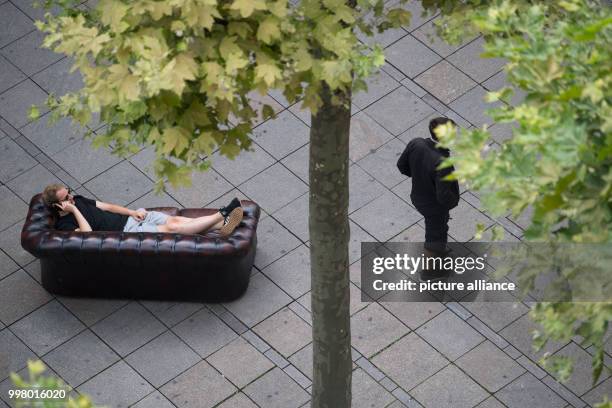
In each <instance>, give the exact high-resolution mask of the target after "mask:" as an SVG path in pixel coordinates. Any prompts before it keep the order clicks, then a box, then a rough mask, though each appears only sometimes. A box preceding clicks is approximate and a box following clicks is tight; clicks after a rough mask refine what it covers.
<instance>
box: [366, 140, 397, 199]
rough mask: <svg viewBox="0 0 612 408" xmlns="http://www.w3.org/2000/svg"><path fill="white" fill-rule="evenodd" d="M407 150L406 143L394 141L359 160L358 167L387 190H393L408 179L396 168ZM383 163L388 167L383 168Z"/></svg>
mask: <svg viewBox="0 0 612 408" xmlns="http://www.w3.org/2000/svg"><path fill="white" fill-rule="evenodd" d="M405 148H406V144H405V143H403V142H402V141H400V140H398V139H392V140H390V141H389V142H387V143H385V144H384V145H382V146H381V147H379V148H377V149H376V150H375V151H373V152H371V153H370V154H368V155H367V156H365V157H364V158H363V159H361V160H359V162H357V165H358V166H359V167H361V168H362V169H364V170H365V171H366V172H367V173H369V174H370V175H372V176H374V178H376V180H378V181H379V182H380V183H381V184H383V185H384V186H386V187H387V188H392V187H394V186H395V185H397V184H399V183H400V182H402V181H403V180H404V179H405V178H406V176H404V175H403V174H402V173H400V172H399V170H398V169H397V166H395V164H396V163H397V160H398V159H399V157H400V156H401V154H402V152H403V151H404V149H405ZM382 163H388V165H385V166H381V164H382Z"/></svg>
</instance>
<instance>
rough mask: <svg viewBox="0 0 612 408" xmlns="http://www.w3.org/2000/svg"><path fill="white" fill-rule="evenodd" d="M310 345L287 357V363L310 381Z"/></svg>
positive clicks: (311, 356)
mask: <svg viewBox="0 0 612 408" xmlns="http://www.w3.org/2000/svg"><path fill="white" fill-rule="evenodd" d="M312 358H313V355H312V343H310V344H308V345H307V346H306V347H304V348H303V349H301V350H300V351H298V352H296V353H294V354H293V355H292V356H291V357H289V361H290V362H291V364H293V365H294V366H295V367H297V368H298V369H299V370H300V371H301V372H302V373H303V374H304V375H306V377H308V378H309V379H311V380H312Z"/></svg>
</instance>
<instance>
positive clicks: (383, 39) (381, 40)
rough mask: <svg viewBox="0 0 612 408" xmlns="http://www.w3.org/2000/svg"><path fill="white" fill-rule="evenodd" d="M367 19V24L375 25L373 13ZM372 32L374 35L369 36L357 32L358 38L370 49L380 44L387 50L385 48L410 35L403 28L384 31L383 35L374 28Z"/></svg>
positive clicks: (359, 31)
mask: <svg viewBox="0 0 612 408" xmlns="http://www.w3.org/2000/svg"><path fill="white" fill-rule="evenodd" d="M385 9H388V7H385ZM365 19H366V22H369V23H374V17H373V15H372V13H368V15H367V16H366V17H365ZM372 31H373V33H372V35H371V36H368V35H367V34H365V33H363V32H362V31H361V30H359V29H357V30H356V35H357V38H358V39H359V40H360V41H361V42H363V43H364V44H367V45H369V46H370V47H374V45H376V44H378V45H380V46H381V47H383V48H385V47H388V46H389V45H390V44H392V43H394V42H395V41H397V40H398V39H400V38H402V37H403V36H405V35H407V34H408V32H407V31H406V30H404V29H402V28H401V27H400V28H389V29H387V30H385V31H383V32H382V33H379V32H377V30H376V28H374V29H373V30H372Z"/></svg>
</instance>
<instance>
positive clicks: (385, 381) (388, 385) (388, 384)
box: [380, 377, 397, 391]
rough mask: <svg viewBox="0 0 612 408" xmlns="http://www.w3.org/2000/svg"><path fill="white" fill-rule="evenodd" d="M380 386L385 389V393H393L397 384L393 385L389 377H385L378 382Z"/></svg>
mask: <svg viewBox="0 0 612 408" xmlns="http://www.w3.org/2000/svg"><path fill="white" fill-rule="evenodd" d="M380 385H382V386H383V387H385V389H386V390H387V391H393V390H394V389H396V388H397V384H396V383H394V382H393V381H392V380H391V379H390V378H389V377H385V378H383V379H382V380H381V381H380Z"/></svg>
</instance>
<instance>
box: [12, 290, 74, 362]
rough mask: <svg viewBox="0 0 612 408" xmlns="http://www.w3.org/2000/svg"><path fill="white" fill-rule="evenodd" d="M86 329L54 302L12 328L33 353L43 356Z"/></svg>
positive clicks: (14, 324)
mask: <svg viewBox="0 0 612 408" xmlns="http://www.w3.org/2000/svg"><path fill="white" fill-rule="evenodd" d="M84 327H85V326H83V324H82V323H81V322H79V321H78V320H77V319H76V318H75V317H74V316H73V315H72V314H71V313H70V312H69V311H68V310H66V308H64V306H62V305H61V304H60V303H59V302H58V301H56V300H52V301H51V302H49V303H47V304H46V305H44V306H42V307H41V308H39V309H37V310H36V311H34V312H33V313H31V314H29V315H28V316H26V317H24V318H22V319H21V320H19V321H18V322H16V323H13V324H12V325H11V327H10V328H11V330H12V331H13V333H15V335H17V337H19V338H20V339H21V340H22V341H23V342H24V343H25V344H26V345H27V346H28V347H29V348H30V349H32V351H34V352H35V353H36V354H38V355H39V356H42V355H44V354H46V353H48V352H49V351H51V350H52V349H54V348H55V347H56V346H58V345H59V344H61V343H63V342H65V341H66V340H68V339H70V338H71V337H73V336H74V335H76V334H77V333H78V332H79V331H81V330H82V329H83V328H84Z"/></svg>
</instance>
